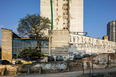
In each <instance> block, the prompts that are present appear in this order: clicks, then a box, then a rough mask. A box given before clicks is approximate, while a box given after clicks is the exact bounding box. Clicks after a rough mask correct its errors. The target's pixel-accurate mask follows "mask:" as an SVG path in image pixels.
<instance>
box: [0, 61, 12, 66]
mask: <svg viewBox="0 0 116 77" xmlns="http://www.w3.org/2000/svg"><path fill="white" fill-rule="evenodd" d="M0 64H2V65H10V64H11V63H10V62H9V61H7V60H0Z"/></svg>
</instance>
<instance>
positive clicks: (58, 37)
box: [1, 28, 116, 61]
mask: <svg viewBox="0 0 116 77" xmlns="http://www.w3.org/2000/svg"><path fill="white" fill-rule="evenodd" d="M1 31H2V59H3V60H9V61H12V58H13V57H15V56H16V55H17V54H19V52H20V51H21V50H22V49H24V48H28V47H31V48H36V47H37V40H34V39H29V38H28V39H27V38H25V39H24V38H23V39H22V38H21V37H19V36H17V35H16V34H15V33H13V32H12V30H8V29H3V28H2V30H1ZM40 42H41V51H42V54H44V55H50V56H54V57H56V56H63V57H64V59H65V58H66V59H68V58H73V57H74V55H78V54H80V55H83V54H94V53H95V54H100V53H115V52H116V42H112V41H108V37H107V36H105V37H104V40H103V39H98V38H92V37H88V36H83V35H77V34H74V33H70V32H69V31H68V30H52V31H49V41H48V40H43V41H40Z"/></svg>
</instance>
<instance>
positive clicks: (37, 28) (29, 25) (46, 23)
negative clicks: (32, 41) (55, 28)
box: [17, 14, 50, 39]
mask: <svg viewBox="0 0 116 77" xmlns="http://www.w3.org/2000/svg"><path fill="white" fill-rule="evenodd" d="M49 28H50V20H49V19H48V18H45V17H41V16H40V15H39V14H33V15H29V14H27V16H26V17H24V18H22V19H20V21H19V25H18V28H17V31H18V32H19V35H20V36H23V37H24V36H29V37H32V36H33V37H35V38H36V39H38V38H40V37H44V32H43V30H47V29H49Z"/></svg>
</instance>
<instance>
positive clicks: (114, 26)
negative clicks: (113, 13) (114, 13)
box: [107, 21, 116, 42]
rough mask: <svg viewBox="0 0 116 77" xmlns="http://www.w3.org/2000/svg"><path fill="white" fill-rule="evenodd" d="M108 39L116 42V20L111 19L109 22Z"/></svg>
mask: <svg viewBox="0 0 116 77" xmlns="http://www.w3.org/2000/svg"><path fill="white" fill-rule="evenodd" d="M107 35H108V40H110V41H115V42H116V21H111V22H109V23H108V24H107Z"/></svg>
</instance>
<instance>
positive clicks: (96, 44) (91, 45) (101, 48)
mask: <svg viewBox="0 0 116 77" xmlns="http://www.w3.org/2000/svg"><path fill="white" fill-rule="evenodd" d="M69 39H70V41H69V43H70V44H72V45H73V46H75V47H76V49H77V52H78V51H85V52H86V53H88V54H92V53H97V54H99V53H115V51H116V42H112V41H108V40H106V39H104V40H102V39H99V38H92V37H87V36H81V35H76V34H70V38H69Z"/></svg>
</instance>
